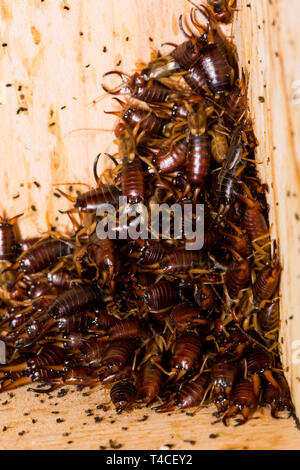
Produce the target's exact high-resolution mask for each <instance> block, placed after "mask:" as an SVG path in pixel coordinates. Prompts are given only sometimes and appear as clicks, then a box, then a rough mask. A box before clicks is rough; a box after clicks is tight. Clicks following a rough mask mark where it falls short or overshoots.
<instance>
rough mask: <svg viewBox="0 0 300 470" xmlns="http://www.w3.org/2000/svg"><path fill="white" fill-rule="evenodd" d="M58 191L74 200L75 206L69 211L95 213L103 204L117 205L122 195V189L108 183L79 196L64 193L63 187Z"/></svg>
mask: <svg viewBox="0 0 300 470" xmlns="http://www.w3.org/2000/svg"><path fill="white" fill-rule="evenodd" d="M56 191H58V192H59V193H60V194H62V195H63V196H65V197H66V198H67V199H69V200H70V201H71V202H73V204H74V208H73V209H70V210H68V211H67V213H71V212H77V211H78V212H83V213H95V212H96V211H97V209H98V208H99V207H100V206H101V205H102V204H112V205H114V206H115V205H116V204H117V202H118V198H119V196H120V195H121V193H120V190H119V189H118V188H117V187H116V186H114V185H108V184H103V185H102V186H99V187H98V188H94V189H91V190H90V191H87V192H85V193H82V194H80V195H79V196H78V197H77V198H75V197H73V196H70V195H68V194H66V193H64V192H63V191H61V189H56Z"/></svg>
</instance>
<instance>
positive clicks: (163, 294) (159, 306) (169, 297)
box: [144, 280, 177, 312]
mask: <svg viewBox="0 0 300 470" xmlns="http://www.w3.org/2000/svg"><path fill="white" fill-rule="evenodd" d="M144 299H145V302H146V304H147V305H148V308H149V309H150V310H151V311H152V312H158V311H159V310H163V309H165V308H168V307H171V306H172V305H174V303H175V302H176V299H177V292H176V289H175V288H174V285H173V284H171V283H170V282H168V281H164V280H162V281H158V282H157V283H155V284H152V285H151V286H149V287H146V289H145V292H144Z"/></svg>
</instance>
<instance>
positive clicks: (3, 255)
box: [0, 220, 16, 261]
mask: <svg viewBox="0 0 300 470" xmlns="http://www.w3.org/2000/svg"><path fill="white" fill-rule="evenodd" d="M15 254H16V237H15V232H14V226H13V225H12V224H10V223H9V222H8V221H6V220H4V221H3V222H2V223H0V261H1V260H6V261H11V260H13V259H14V257H15Z"/></svg>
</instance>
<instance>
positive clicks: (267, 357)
mask: <svg viewBox="0 0 300 470" xmlns="http://www.w3.org/2000/svg"><path fill="white" fill-rule="evenodd" d="M247 367H248V372H249V373H250V374H256V373H261V372H263V371H265V370H269V369H272V356H271V354H269V353H268V352H267V351H265V350H264V349H262V348H260V347H259V346H256V347H254V348H253V349H251V350H250V352H249V354H248V356H247Z"/></svg>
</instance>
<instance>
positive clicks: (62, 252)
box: [10, 240, 73, 274]
mask: <svg viewBox="0 0 300 470" xmlns="http://www.w3.org/2000/svg"><path fill="white" fill-rule="evenodd" d="M72 251H73V248H72V246H71V245H70V244H69V243H67V242H65V241H63V240H49V241H46V242H44V243H41V244H38V245H37V246H35V247H33V248H31V249H29V250H28V251H27V252H25V253H24V254H23V255H21V257H20V258H19V260H18V261H17V263H15V264H14V265H13V266H12V267H11V268H10V269H12V270H14V269H18V268H20V270H21V271H23V272H24V273H26V274H33V273H37V272H40V271H42V270H43V269H45V268H47V267H48V266H51V265H52V264H54V263H56V262H57V261H58V260H59V258H62V257H64V256H68V255H70V254H71V253H72Z"/></svg>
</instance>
